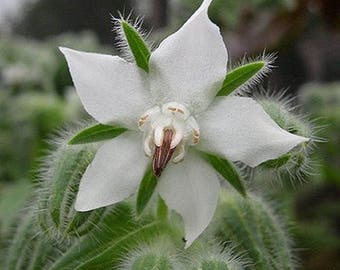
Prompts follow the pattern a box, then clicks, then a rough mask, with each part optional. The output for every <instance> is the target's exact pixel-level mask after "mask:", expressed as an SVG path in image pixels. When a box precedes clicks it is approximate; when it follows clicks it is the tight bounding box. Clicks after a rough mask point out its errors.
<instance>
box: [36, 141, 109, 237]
mask: <svg viewBox="0 0 340 270" xmlns="http://www.w3.org/2000/svg"><path fill="white" fill-rule="evenodd" d="M66 137H67V138H65V136H61V138H59V139H58V142H57V143H56V144H55V149H54V150H52V151H51V153H50V154H49V155H47V156H46V157H45V161H44V162H43V166H42V167H43V169H42V170H41V171H40V183H39V184H40V188H39V189H38V191H37V195H38V198H39V204H38V209H37V216H38V223H39V225H40V227H41V229H42V230H43V231H44V232H45V233H47V234H49V236H50V237H52V238H55V239H57V240H64V239H70V238H72V237H74V236H81V235H83V234H86V233H87V232H89V231H90V230H92V229H93V228H94V226H95V224H96V223H97V221H98V220H99V219H100V218H101V216H102V214H103V212H104V209H103V208H102V209H97V210H94V211H90V212H85V213H80V212H77V211H76V210H75V209H74V202H75V199H76V195H77V192H78V186H79V182H80V179H81V178H82V175H83V174H84V172H85V170H86V168H87V166H88V165H89V163H90V162H91V161H92V159H93V157H94V154H95V147H94V146H93V145H86V144H84V145H79V146H78V145H77V146H73V145H67V142H68V140H69V138H68V136H66Z"/></svg>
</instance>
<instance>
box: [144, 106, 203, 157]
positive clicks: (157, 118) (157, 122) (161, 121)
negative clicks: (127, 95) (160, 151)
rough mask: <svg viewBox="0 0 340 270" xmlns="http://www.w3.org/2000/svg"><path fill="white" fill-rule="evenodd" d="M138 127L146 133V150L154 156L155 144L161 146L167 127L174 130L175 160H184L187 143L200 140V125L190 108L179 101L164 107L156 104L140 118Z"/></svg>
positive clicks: (190, 143)
mask: <svg viewBox="0 0 340 270" xmlns="http://www.w3.org/2000/svg"><path fill="white" fill-rule="evenodd" d="M138 127H139V129H140V130H141V131H143V132H144V133H145V138H144V152H145V154H146V155H147V156H150V157H151V156H152V153H153V150H154V147H155V145H156V146H158V147H159V146H161V145H162V143H163V139H164V131H165V129H171V130H172V131H173V132H174V135H173V138H172V141H171V146H170V148H171V149H173V148H175V147H177V149H176V151H175V154H174V158H173V162H175V163H177V162H180V161H181V160H183V158H184V156H185V152H186V151H185V149H186V145H195V144H197V143H198V142H199V134H200V133H199V126H198V124H197V122H196V120H195V118H194V117H193V116H191V115H190V112H189V110H188V109H187V108H186V107H185V106H183V105H182V104H179V103H177V102H169V103H166V104H164V105H163V106H162V107H159V106H155V107H153V108H151V109H149V110H147V111H146V112H145V113H144V114H143V115H142V116H141V117H140V119H139V121H138Z"/></svg>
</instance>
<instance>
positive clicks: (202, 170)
mask: <svg viewBox="0 0 340 270" xmlns="http://www.w3.org/2000/svg"><path fill="white" fill-rule="evenodd" d="M211 1H212V0H204V1H203V3H202V5H201V6H200V8H199V9H198V10H197V11H196V12H195V13H194V14H193V16H192V17H191V18H190V19H189V20H188V21H187V22H186V23H185V24H184V25H183V26H182V28H180V29H179V30H178V31H177V32H176V33H174V34H172V35H171V36H169V37H168V38H166V39H165V40H164V41H163V42H162V43H161V44H160V46H159V47H158V48H157V49H156V50H155V51H154V52H153V53H152V55H151V57H150V59H149V70H148V72H145V71H144V70H143V69H141V68H139V67H138V66H137V65H135V64H134V63H130V62H127V61H125V60H123V59H121V58H120V57H118V56H111V55H102V54H95V53H85V52H79V51H75V50H71V49H67V48H60V49H61V51H62V52H63V53H64V55H65V56H66V59H67V62H68V65H69V68H70V72H71V75H72V78H73V81H74V84H75V87H76V89H77V93H78V95H79V97H80V99H81V101H82V103H83V105H84V107H85V109H86V110H87V112H88V113H89V114H90V115H92V116H93V117H94V118H95V119H96V120H97V121H98V122H100V123H102V124H106V125H113V124H114V125H119V126H122V127H125V128H127V129H128V131H127V132H125V133H123V134H122V135H120V136H119V137H117V138H114V139H112V140H109V141H107V142H105V143H104V144H103V145H102V146H101V147H100V149H99V150H98V152H97V154H96V156H95V158H94V160H93V162H92V163H91V164H90V165H89V167H88V168H87V170H86V172H85V174H84V175H83V177H82V180H81V183H80V187H79V193H78V196H77V200H76V204H75V208H76V209H77V210H78V211H88V210H92V209H95V208H99V207H103V206H107V205H110V204H114V203H117V202H120V201H122V200H124V199H125V198H127V197H129V196H131V195H132V194H133V193H135V192H136V189H137V188H138V185H139V184H140V181H141V179H142V177H143V175H144V173H145V171H146V168H147V167H148V164H149V163H150V160H152V165H153V173H154V174H155V175H157V176H158V177H159V179H158V184H157V191H158V193H159V194H160V196H161V197H162V198H163V199H164V201H165V202H166V204H167V205H168V206H169V207H170V208H171V209H173V210H175V211H176V212H178V213H179V214H180V215H181V216H182V217H183V220H184V225H185V235H186V240H187V243H186V246H190V245H191V243H192V242H193V241H194V240H195V239H196V238H197V237H198V236H199V235H200V234H201V233H202V231H203V230H204V229H205V228H206V227H207V226H208V224H209V222H210V221H211V219H212V216H213V214H214V211H215V208H216V204H217V200H218V191H219V186H220V185H219V178H218V174H217V173H216V171H215V170H214V169H213V168H212V167H211V166H210V165H209V164H208V163H206V161H205V160H204V159H202V157H201V156H200V155H199V154H198V151H196V150H195V149H199V150H200V151H205V152H207V153H213V154H216V155H218V156H220V157H223V158H225V159H228V160H231V161H241V162H243V163H245V164H247V165H249V166H251V167H254V166H257V165H258V164H260V163H262V162H264V161H266V160H270V159H275V158H278V157H279V156H281V155H283V154H284V153H286V152H288V151H289V150H290V149H292V148H293V147H295V146H296V145H297V144H299V143H301V142H304V141H307V140H308V139H306V138H303V137H300V136H296V135H293V134H290V133H288V132H287V131H285V130H283V129H281V128H280V127H279V126H278V125H277V124H276V123H275V122H274V121H273V120H272V119H271V118H270V117H269V116H268V115H267V114H266V113H265V112H264V110H263V109H262V107H261V106H260V105H259V104H257V103H256V102H255V101H254V100H253V99H251V98H247V97H238V96H235V95H230V96H227V97H216V94H217V92H218V90H220V89H221V85H222V83H223V80H224V78H225V76H226V71H227V70H226V67H227V60H228V54H227V50H226V48H225V45H224V42H223V39H222V36H221V34H220V31H219V28H218V27H217V26H216V25H215V24H213V23H212V22H211V21H210V20H209V17H208V13H207V11H208V7H209V5H210V3H211ZM191 146H192V147H191Z"/></svg>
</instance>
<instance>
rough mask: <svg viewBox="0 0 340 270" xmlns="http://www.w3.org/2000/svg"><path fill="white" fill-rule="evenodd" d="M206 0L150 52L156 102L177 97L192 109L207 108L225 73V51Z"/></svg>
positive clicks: (209, 1) (152, 82) (153, 91)
mask: <svg viewBox="0 0 340 270" xmlns="http://www.w3.org/2000/svg"><path fill="white" fill-rule="evenodd" d="M210 3H211V0H205V1H204V2H203V4H202V5H201V7H200V8H199V9H198V10H197V11H196V12H195V13H194V15H193V16H192V17H191V18H190V19H189V20H188V21H187V22H186V23H185V24H184V25H183V26H182V28H180V29H179V30H178V31H177V32H176V33H174V34H172V35H171V36H169V37H168V38H166V39H165V40H164V41H163V42H162V43H161V44H160V46H159V48H158V49H157V50H156V51H155V52H154V53H153V54H152V55H151V59H150V76H151V78H152V81H151V90H152V94H153V95H154V96H157V95H159V97H158V102H160V103H164V102H167V101H168V102H169V101H176V102H179V103H182V104H183V105H186V106H187V107H188V108H189V109H191V111H194V112H196V113H197V112H199V111H202V110H204V109H205V108H207V106H208V105H209V104H210V103H211V101H212V100H213V98H214V97H215V95H216V92H217V91H218V90H219V89H220V87H221V84H222V82H223V79H224V77H225V75H226V67H227V61H228V54H227V50H226V48H225V45H224V42H223V39H222V36H221V34H220V31H219V28H218V27H217V26H216V25H215V24H214V23H212V22H211V21H210V19H209V17H208V13H207V11H208V7H209V5H210Z"/></svg>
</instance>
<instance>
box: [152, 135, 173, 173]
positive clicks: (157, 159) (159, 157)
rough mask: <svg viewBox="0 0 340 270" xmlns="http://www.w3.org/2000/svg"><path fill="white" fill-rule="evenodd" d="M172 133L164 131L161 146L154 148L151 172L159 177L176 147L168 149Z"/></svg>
mask: <svg viewBox="0 0 340 270" xmlns="http://www.w3.org/2000/svg"><path fill="white" fill-rule="evenodd" d="M173 135H174V132H173V131H172V130H171V129H166V130H164V138H163V142H162V145H161V146H157V145H156V146H155V153H154V155H153V159H152V171H153V173H154V175H156V176H157V177H160V176H161V174H162V172H163V170H164V169H165V167H166V165H167V164H168V162H169V161H170V159H171V157H172V155H173V153H174V152H175V149H176V147H174V148H172V149H171V148H170V146H171V141H172V137H173Z"/></svg>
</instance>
